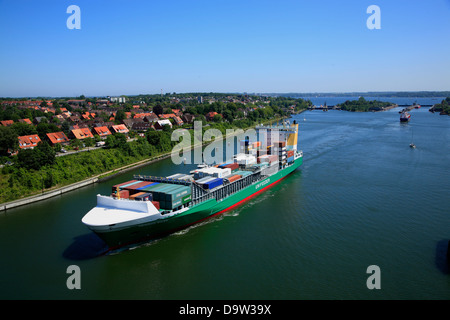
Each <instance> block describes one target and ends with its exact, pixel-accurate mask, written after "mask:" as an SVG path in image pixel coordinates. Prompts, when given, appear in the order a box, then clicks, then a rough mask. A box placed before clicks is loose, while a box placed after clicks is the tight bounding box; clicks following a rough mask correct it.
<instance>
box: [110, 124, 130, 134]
mask: <svg viewBox="0 0 450 320" xmlns="http://www.w3.org/2000/svg"><path fill="white" fill-rule="evenodd" d="M111 128H112V131H113V132H114V133H123V134H128V132H129V130H128V128H127V127H126V126H125V125H124V124H118V125H114V126H112V127H111Z"/></svg>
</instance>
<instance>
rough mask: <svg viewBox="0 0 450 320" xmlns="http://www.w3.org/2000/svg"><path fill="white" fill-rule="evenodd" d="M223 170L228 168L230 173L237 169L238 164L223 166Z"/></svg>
mask: <svg viewBox="0 0 450 320" xmlns="http://www.w3.org/2000/svg"><path fill="white" fill-rule="evenodd" d="M224 168H229V169H231V171H233V170H237V169H239V164H238V163H231V164H227V165H226V166H224Z"/></svg>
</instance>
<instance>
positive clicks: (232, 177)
mask: <svg viewBox="0 0 450 320" xmlns="http://www.w3.org/2000/svg"><path fill="white" fill-rule="evenodd" d="M240 178H242V176H241V175H239V174H236V175H234V176H231V177H229V178H227V179H228V181H230V182H233V181H236V180H239V179H240Z"/></svg>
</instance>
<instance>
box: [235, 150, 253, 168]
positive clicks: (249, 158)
mask: <svg viewBox="0 0 450 320" xmlns="http://www.w3.org/2000/svg"><path fill="white" fill-rule="evenodd" d="M234 159H235V162H236V163H237V164H238V165H241V166H248V165H252V164H254V163H256V156H254V155H251V154H244V153H239V154H237V155H235V156H234Z"/></svg>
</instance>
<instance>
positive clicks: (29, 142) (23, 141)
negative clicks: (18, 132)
mask: <svg viewBox="0 0 450 320" xmlns="http://www.w3.org/2000/svg"><path fill="white" fill-rule="evenodd" d="M18 139H19V147H20V149H33V148H34V147H36V146H37V145H38V143H39V142H41V138H39V136H38V135H37V134H32V135H29V136H20V137H18Z"/></svg>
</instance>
